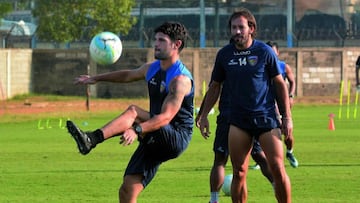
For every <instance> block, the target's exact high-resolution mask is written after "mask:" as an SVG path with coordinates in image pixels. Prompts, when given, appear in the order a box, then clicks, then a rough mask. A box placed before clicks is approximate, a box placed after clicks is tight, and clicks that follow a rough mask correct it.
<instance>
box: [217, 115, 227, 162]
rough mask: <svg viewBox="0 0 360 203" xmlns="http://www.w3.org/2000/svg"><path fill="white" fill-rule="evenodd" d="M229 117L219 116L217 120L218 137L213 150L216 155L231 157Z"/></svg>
mask: <svg viewBox="0 0 360 203" xmlns="http://www.w3.org/2000/svg"><path fill="white" fill-rule="evenodd" d="M228 117H229V116H227V115H226V116H225V115H224V114H219V115H218V116H217V119H216V135H215V140H214V146H213V150H214V152H215V153H220V154H223V155H224V156H228V155H229V144H228V137H229V136H228V135H229V128H230V124H229V119H228Z"/></svg>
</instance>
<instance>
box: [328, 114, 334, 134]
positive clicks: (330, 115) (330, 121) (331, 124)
mask: <svg viewBox="0 0 360 203" xmlns="http://www.w3.org/2000/svg"><path fill="white" fill-rule="evenodd" d="M334 117H335V115H334V114H333V113H331V114H329V130H335V122H334Z"/></svg>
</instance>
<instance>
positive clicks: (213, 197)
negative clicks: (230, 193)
mask: <svg viewBox="0 0 360 203" xmlns="http://www.w3.org/2000/svg"><path fill="white" fill-rule="evenodd" d="M214 202H216V203H217V202H219V192H211V193H210V203H214Z"/></svg>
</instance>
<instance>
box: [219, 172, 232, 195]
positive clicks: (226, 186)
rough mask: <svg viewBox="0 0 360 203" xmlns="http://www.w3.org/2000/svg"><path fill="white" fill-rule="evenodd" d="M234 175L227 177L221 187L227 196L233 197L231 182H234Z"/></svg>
mask: <svg viewBox="0 0 360 203" xmlns="http://www.w3.org/2000/svg"><path fill="white" fill-rule="evenodd" d="M232 178H233V175H232V174H230V175H226V176H225V178H224V184H223V185H222V187H221V190H222V191H223V192H224V193H225V195H226V196H230V195H231V182H232Z"/></svg>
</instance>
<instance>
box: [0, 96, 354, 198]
mask: <svg viewBox="0 0 360 203" xmlns="http://www.w3.org/2000/svg"><path fill="white" fill-rule="evenodd" d="M134 103H136V101H135V102H134ZM337 112H338V106H336V105H316V106H310V105H300V104H299V105H295V107H294V109H293V118H294V126H295V127H294V129H295V130H294V135H295V150H294V153H295V155H296V157H297V159H298V161H299V167H298V168H296V169H294V168H292V167H291V166H290V165H289V163H288V162H287V160H285V165H286V169H287V172H288V174H289V176H290V179H291V183H292V196H293V202H306V203H320V202H321V203H322V202H323V203H333V202H334V203H335V202H338V203H344V202H345V203H346V202H351V203H353V202H360V187H359V186H360V174H359V170H360V161H359V160H360V158H359V157H360V147H359V144H360V118H357V119H354V118H349V119H347V118H346V117H344V116H343V117H342V119H341V120H340V119H339V118H338V117H337V116H336V117H335V127H336V130H335V131H330V130H329V129H328V122H329V118H328V114H330V113H335V114H336V113H337ZM118 113H119V112H104V113H96V114H92V113H81V114H75V113H68V114H67V113H64V117H65V118H66V117H68V118H71V119H72V120H73V121H74V122H75V123H77V124H78V125H79V126H81V127H82V129H84V130H93V129H96V128H98V127H100V126H102V125H103V124H105V123H106V122H107V121H109V120H110V119H112V118H114V117H115V116H116V115H117V114H118ZM358 117H359V116H358ZM41 118H42V119H44V115H41ZM209 118H210V121H211V124H212V126H211V127H212V129H213V130H212V133H213V134H212V135H213V136H214V133H215V118H216V116H215V115H213V116H211V117H209ZM48 119H49V125H48V126H45V125H44V126H42V125H41V126H40V127H44V129H39V117H38V115H33V116H32V119H21V118H19V119H18V122H17V119H16V118H15V121H14V122H8V120H7V121H6V122H4V121H3V120H2V117H0V163H1V164H0V188H1V190H0V202H11V203H13V202H21V203H22V202H36V203H37V202H44V203H45V202H46V203H48V202H56V203H57V202H59V203H62V202H64V203H65V202H66V203H69V202H74V203H75V202H76V203H79V202H84V203H85V202H86V203H88V202H102V203H106V202H118V188H119V186H120V184H121V182H122V176H123V173H124V170H125V167H126V165H127V162H128V160H129V158H130V156H131V154H132V152H133V151H134V150H135V148H136V145H137V144H133V145H131V146H127V147H123V146H122V145H119V144H118V143H119V140H118V138H113V139H111V140H108V141H106V142H105V143H103V144H101V145H99V146H97V147H96V148H95V149H94V150H93V151H92V152H91V153H90V154H89V155H87V156H83V155H80V154H79V153H78V151H77V148H76V144H75V142H74V141H73V140H72V138H71V137H70V135H69V134H68V133H67V131H66V129H62V128H61V126H59V118H58V117H56V116H55V117H52V116H51V115H50V117H48ZM45 120H46V119H45ZM45 120H44V121H45ZM48 127H51V128H48ZM213 136H212V137H211V138H210V139H209V140H204V139H203V138H202V137H201V135H200V133H199V130H198V129H196V128H195V129H194V135H193V140H192V142H191V144H190V146H189V148H188V149H187V151H185V153H184V154H182V155H181V156H180V157H179V158H178V159H175V160H171V161H169V162H166V163H165V164H163V165H162V166H161V167H160V169H159V172H158V174H157V176H156V177H155V179H154V180H153V182H152V183H151V184H150V185H149V186H148V187H147V188H146V189H145V190H144V192H143V193H142V194H141V195H140V198H139V200H138V202H142V203H169V202H171V203H177V202H187V203H188V202H189V203H199V202H208V201H209V171H210V168H211V166H212V162H213V152H212V144H213ZM252 163H253V161H252ZM252 163H251V164H252ZM227 173H231V166H230V162H229V164H228V166H227ZM247 181H248V202H261V203H267V202H276V201H275V197H274V195H273V189H272V187H271V185H270V184H269V183H268V182H267V180H266V179H265V178H264V177H263V176H262V175H261V172H260V171H259V170H249V173H248V178H247ZM221 195H222V196H221V197H220V201H221V202H225V203H226V202H231V200H230V197H227V196H224V195H223V194H221Z"/></svg>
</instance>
